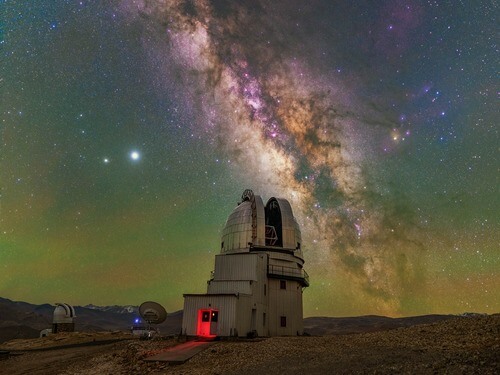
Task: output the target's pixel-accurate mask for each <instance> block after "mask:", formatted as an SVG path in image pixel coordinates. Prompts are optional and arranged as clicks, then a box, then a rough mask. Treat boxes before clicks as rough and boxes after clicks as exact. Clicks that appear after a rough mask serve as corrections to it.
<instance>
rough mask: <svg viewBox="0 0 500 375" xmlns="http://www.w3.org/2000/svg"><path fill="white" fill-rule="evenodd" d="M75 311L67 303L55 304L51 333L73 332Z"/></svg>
mask: <svg viewBox="0 0 500 375" xmlns="http://www.w3.org/2000/svg"><path fill="white" fill-rule="evenodd" d="M75 318H76V314H75V309H74V308H73V306H71V305H68V304H67V303H56V308H55V310H54V318H53V320H52V333H58V332H74V331H75Z"/></svg>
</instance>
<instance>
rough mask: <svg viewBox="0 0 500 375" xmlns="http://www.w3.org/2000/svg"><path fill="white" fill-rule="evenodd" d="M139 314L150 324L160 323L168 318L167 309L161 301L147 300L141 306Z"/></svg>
mask: <svg viewBox="0 0 500 375" xmlns="http://www.w3.org/2000/svg"><path fill="white" fill-rule="evenodd" d="M139 314H141V317H142V318H143V319H144V320H145V321H146V322H147V323H148V324H160V323H163V322H164V321H165V319H167V311H166V310H165V308H164V307H163V306H162V305H160V304H159V303H156V302H153V301H147V302H144V303H142V304H141V306H139Z"/></svg>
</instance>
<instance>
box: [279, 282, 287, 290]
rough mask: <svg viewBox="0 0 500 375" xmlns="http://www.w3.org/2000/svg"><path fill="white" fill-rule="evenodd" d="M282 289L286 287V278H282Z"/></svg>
mask: <svg viewBox="0 0 500 375" xmlns="http://www.w3.org/2000/svg"><path fill="white" fill-rule="evenodd" d="M280 289H286V280H280Z"/></svg>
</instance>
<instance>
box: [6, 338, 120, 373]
mask: <svg viewBox="0 0 500 375" xmlns="http://www.w3.org/2000/svg"><path fill="white" fill-rule="evenodd" d="M126 345H127V342H116V343H112V344H104V345H95V344H94V345H86V346H77V347H74V346H70V347H67V348H64V349H61V348H59V349H52V350H43V351H31V352H14V355H12V356H11V357H10V358H9V359H8V360H5V361H2V362H0V374H2V375H3V374H6V375H7V374H10V375H21V374H37V375H41V374H61V373H64V372H65V371H66V370H67V369H68V368H69V367H82V368H85V367H87V366H88V364H89V362H91V361H92V360H93V359H94V358H95V357H96V356H98V355H100V354H102V353H108V354H109V353H113V352H119V351H121V350H122V349H123V348H124V347H125V346H126Z"/></svg>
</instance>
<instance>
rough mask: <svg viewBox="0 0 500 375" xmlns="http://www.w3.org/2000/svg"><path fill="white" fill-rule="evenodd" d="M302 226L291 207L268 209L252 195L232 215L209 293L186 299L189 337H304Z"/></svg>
mask: <svg viewBox="0 0 500 375" xmlns="http://www.w3.org/2000/svg"><path fill="white" fill-rule="evenodd" d="M301 241H302V240H301V233H300V228H299V225H298V224H297V221H296V220H295V217H294V216H293V212H292V208H291V206H290V203H289V202H288V201H287V200H286V199H283V198H274V197H273V198H270V199H269V200H268V201H267V203H266V205H264V203H263V201H262V198H261V197H260V196H258V195H254V193H253V191H252V190H249V189H247V190H245V191H244V192H243V195H242V197H241V202H240V203H239V204H238V206H237V207H236V208H235V209H234V211H233V212H232V213H231V214H230V215H229V218H228V219H227V222H226V225H225V227H224V230H223V232H222V239H221V251H220V254H218V255H216V256H215V270H214V271H213V272H212V277H211V279H210V280H209V281H208V287H207V293H205V294H184V315H183V321H182V333H183V334H184V335H187V336H201V337H215V336H248V335H252V336H255V335H258V336H291V335H302V334H303V312H302V311H303V309H302V292H303V290H304V288H305V287H307V286H309V277H308V275H307V273H306V271H305V270H304V269H303V265H304V258H303V255H302V248H301V246H302V245H301Z"/></svg>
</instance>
